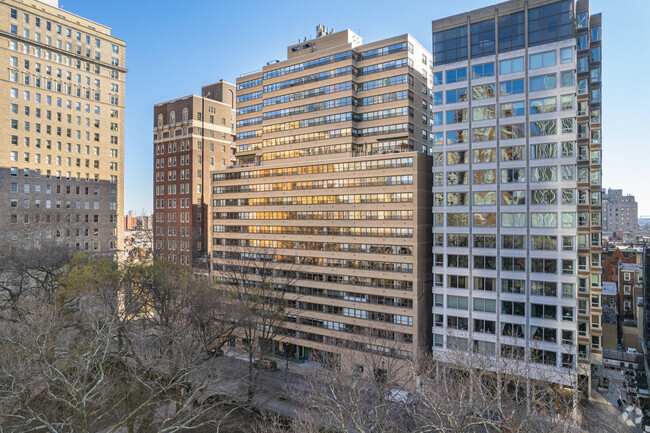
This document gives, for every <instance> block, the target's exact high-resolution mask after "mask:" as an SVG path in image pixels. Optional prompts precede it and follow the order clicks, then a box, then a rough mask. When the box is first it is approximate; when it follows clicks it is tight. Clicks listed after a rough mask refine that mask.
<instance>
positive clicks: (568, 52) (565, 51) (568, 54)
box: [560, 47, 573, 63]
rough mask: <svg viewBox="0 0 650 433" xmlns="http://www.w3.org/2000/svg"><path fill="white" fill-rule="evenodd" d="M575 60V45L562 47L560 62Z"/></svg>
mask: <svg viewBox="0 0 650 433" xmlns="http://www.w3.org/2000/svg"><path fill="white" fill-rule="evenodd" d="M571 62H573V47H568V48H562V49H561V50H560V63H571Z"/></svg>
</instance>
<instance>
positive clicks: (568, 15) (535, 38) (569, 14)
mask: <svg viewBox="0 0 650 433" xmlns="http://www.w3.org/2000/svg"><path fill="white" fill-rule="evenodd" d="M572 36H573V0H563V1H560V2H557V3H553V4H550V5H546V6H541V7H538V8H534V9H530V10H529V11H528V45H529V46H535V45H541V44H545V43H548V42H553V41H559V40H562V39H567V38H570V37H572Z"/></svg>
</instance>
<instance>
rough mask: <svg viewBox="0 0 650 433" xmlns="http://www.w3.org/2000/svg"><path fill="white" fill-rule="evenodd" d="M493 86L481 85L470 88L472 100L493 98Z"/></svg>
mask: <svg viewBox="0 0 650 433" xmlns="http://www.w3.org/2000/svg"><path fill="white" fill-rule="evenodd" d="M494 96H495V93H494V84H483V85H482V86H474V87H472V99H473V100H477V99H485V98H494Z"/></svg>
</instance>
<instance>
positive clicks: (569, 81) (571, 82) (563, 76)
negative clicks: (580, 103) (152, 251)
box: [560, 71, 576, 96]
mask: <svg viewBox="0 0 650 433" xmlns="http://www.w3.org/2000/svg"><path fill="white" fill-rule="evenodd" d="M575 75H576V74H575V71H562V72H560V87H573V86H575ZM572 96H573V95H572Z"/></svg>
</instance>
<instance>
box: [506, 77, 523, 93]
mask: <svg viewBox="0 0 650 433" xmlns="http://www.w3.org/2000/svg"><path fill="white" fill-rule="evenodd" d="M500 87H501V96H508V95H516V94H519V93H524V80H513V81H505V82H503V83H501V84H500Z"/></svg>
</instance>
